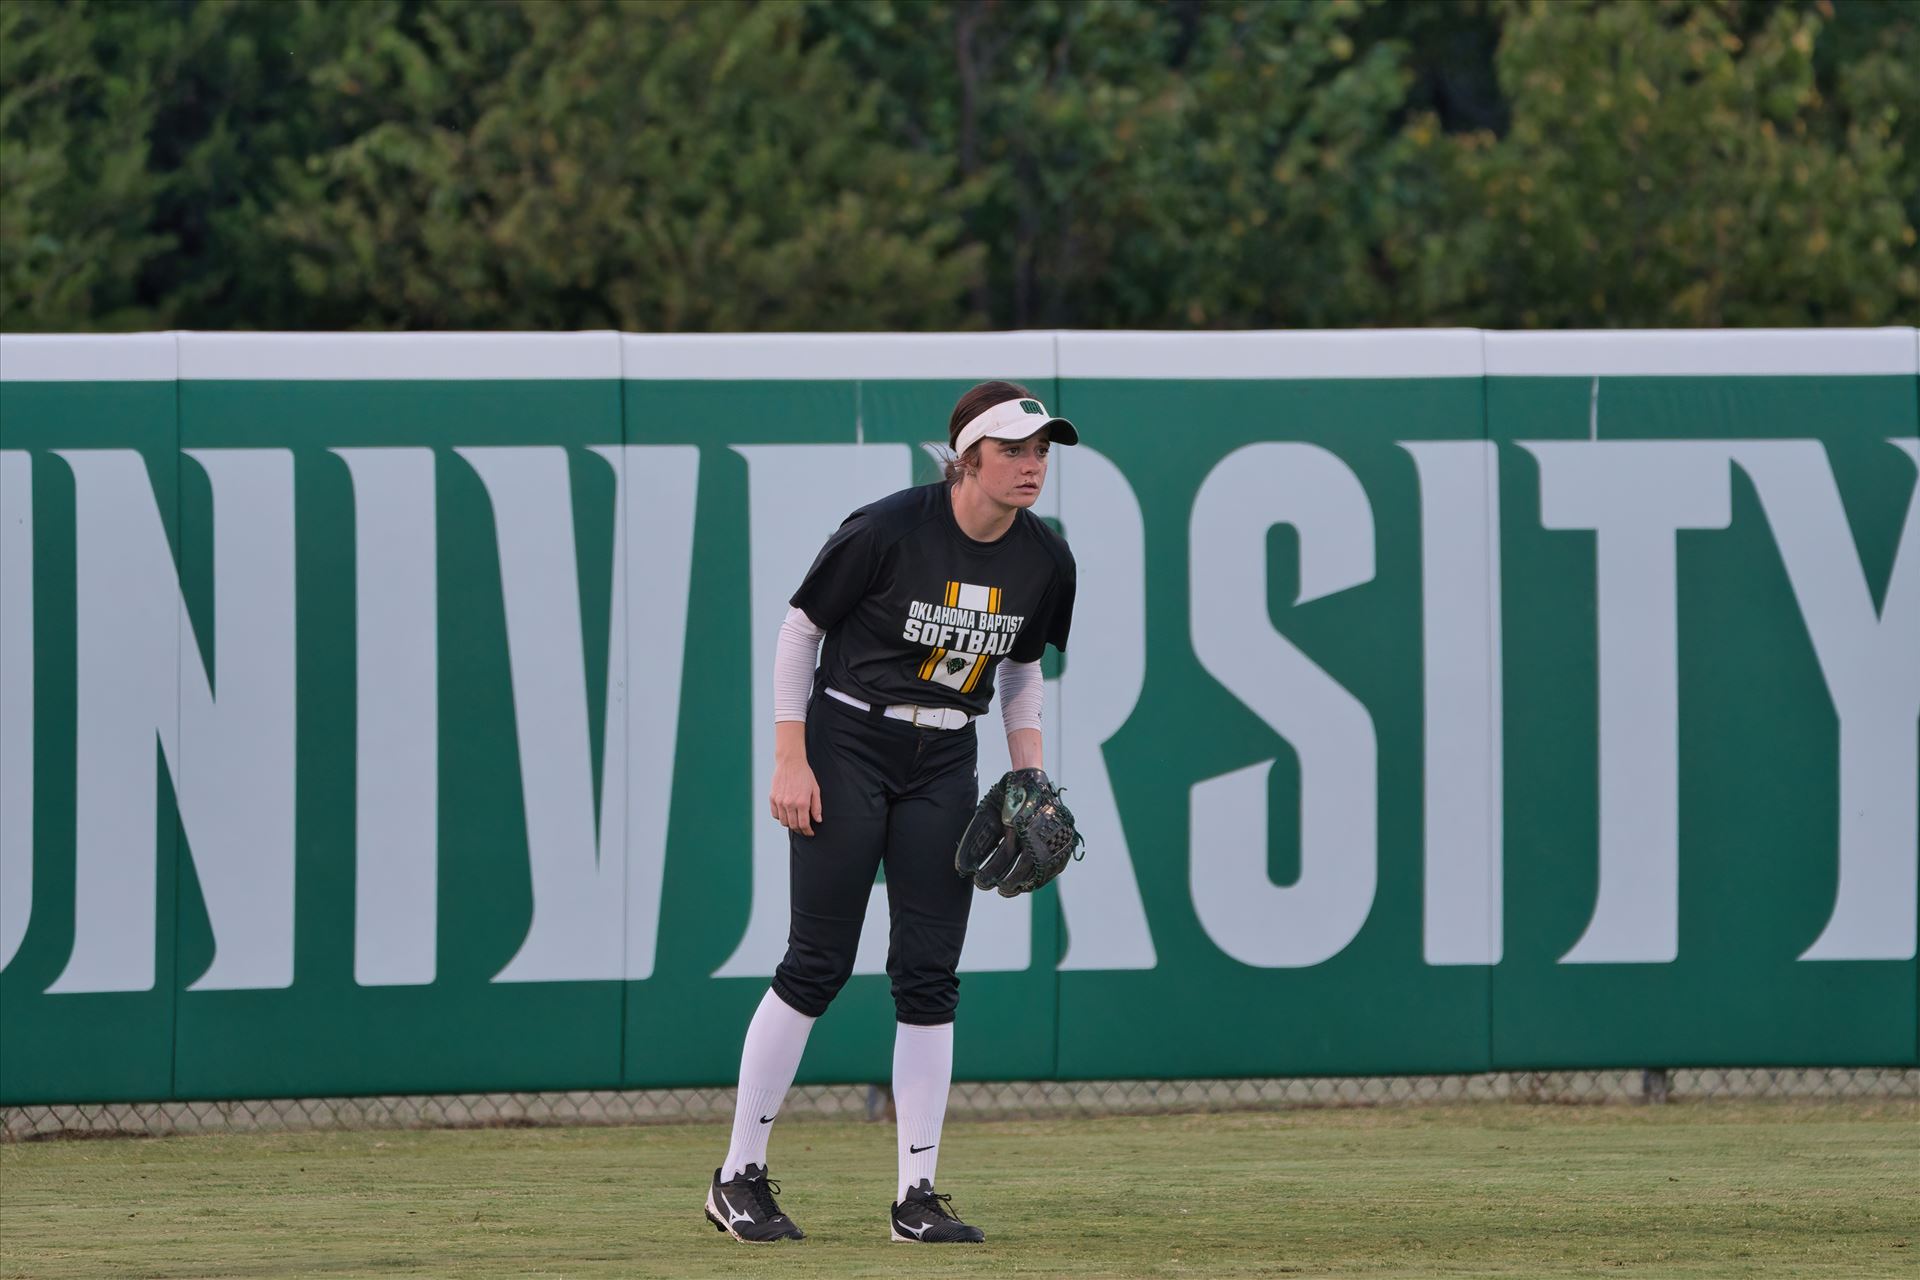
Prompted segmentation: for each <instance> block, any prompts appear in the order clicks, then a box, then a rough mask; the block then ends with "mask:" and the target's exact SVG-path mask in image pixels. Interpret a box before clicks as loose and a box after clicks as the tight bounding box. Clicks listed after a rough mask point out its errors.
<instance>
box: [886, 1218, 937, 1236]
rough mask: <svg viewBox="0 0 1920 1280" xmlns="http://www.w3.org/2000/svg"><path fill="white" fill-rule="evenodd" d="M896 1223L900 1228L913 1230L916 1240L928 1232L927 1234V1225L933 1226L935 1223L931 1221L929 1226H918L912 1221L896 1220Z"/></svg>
mask: <svg viewBox="0 0 1920 1280" xmlns="http://www.w3.org/2000/svg"><path fill="white" fill-rule="evenodd" d="M894 1225H895V1226H897V1227H899V1228H900V1229H901V1230H902V1231H911V1232H913V1238H914V1239H916V1240H918V1239H920V1238H921V1237H922V1236H924V1235H926V1234H927V1227H930V1226H932V1225H933V1224H932V1223H931V1222H929V1223H928V1224H927V1227H916V1226H913V1225H911V1224H910V1223H905V1222H898V1221H896V1222H895V1223H894Z"/></svg>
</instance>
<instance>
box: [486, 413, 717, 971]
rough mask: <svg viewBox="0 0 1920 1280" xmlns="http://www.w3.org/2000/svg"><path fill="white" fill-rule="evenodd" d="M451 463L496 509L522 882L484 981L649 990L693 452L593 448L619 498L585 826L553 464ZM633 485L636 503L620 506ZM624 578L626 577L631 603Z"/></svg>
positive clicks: (680, 650)
mask: <svg viewBox="0 0 1920 1280" xmlns="http://www.w3.org/2000/svg"><path fill="white" fill-rule="evenodd" d="M456 452H458V453H459V454H460V456H461V457H463V458H465V459H466V460H467V462H468V463H469V464H471V465H472V467H473V469H474V470H475V472H477V473H478V474H479V476H480V479H481V482H482V483H483V484H485V485H486V488H487V494H488V497H489V499H490V500H491V502H492V504H493V511H494V524H495V527H496V529H497V533H498V542H499V551H500V582H501V592H502V596H503V602H504V605H505V609H506V619H507V650H508V659H509V663H510V666H511V670H512V678H513V704H514V720H515V726H516V730H517V733H518V740H519V747H520V772H521V785H522V788H523V790H524V792H525V800H526V815H527V854H528V860H529V865H530V870H531V872H532V878H533V920H532V922H531V924H530V925H529V926H528V929H527V936H526V939H525V940H524V941H523V942H522V943H521V946H520V950H519V951H518V952H517V953H516V954H515V955H514V957H513V959H512V960H510V961H509V962H508V963H507V965H506V967H505V968H504V969H502V970H501V971H500V973H499V974H498V975H496V977H495V979H494V980H495V981H496V982H564V981H582V980H590V979H607V978H621V977H629V978H643V977H647V976H649V975H651V973H652V971H653V960H654V940H655V938H656V937H657V933H658V926H659V909H660V884H661V871H662V868H663V866H664V862H665V856H666V855H665V841H666V824H667V817H668V801H669V798H670V796H671V788H672V765H673V748H672V745H671V737H672V735H673V734H674V733H675V732H676V731H677V721H678V710H679V690H680V674H681V668H682V659H683V656H684V652H685V644H686V617H687V585H688V583H689V581H690V575H691V572H692V568H691V560H692V547H693V515H694V500H695V480H696V478H697V472H698V466H699V451H698V450H697V449H696V448H694V447H692V446H673V447H666V446H659V447H647V446H632V447H606V448H596V449H594V450H593V452H595V453H596V454H598V455H600V456H601V457H602V458H603V459H605V460H606V461H607V462H608V463H609V464H610V465H611V466H612V467H613V470H614V476H615V483H616V486H617V490H616V492H617V496H616V499H615V512H614V527H615V530H616V532H615V541H614V555H613V570H612V587H611V593H612V594H611V601H610V607H609V611H608V616H609V622H608V642H607V690H606V699H607V701H606V716H605V720H604V738H603V750H602V752H601V787H600V813H599V821H598V823H597V824H596V822H595V820H594V806H593V781H592V779H593V774H592V759H593V757H592V750H591V745H590V742H589V738H588V730H587V704H586V699H587V688H586V667H585V662H586V656H585V651H584V649H583V647H582V643H581V631H580V598H579V588H578V586H577V584H578V581H579V578H578V572H577V569H576V560H575V552H574V533H573V502H572V494H571V490H570V488H569V481H568V468H567V457H566V451H565V450H564V449H560V448H557V447H551V446H532V447H502V448H465V449H459V450H457V451H456ZM636 482H637V483H638V486H639V487H640V494H639V498H640V500H639V501H638V502H636V501H634V500H633V498H632V497H631V496H630V495H631V488H630V486H633V485H635V484H636ZM636 551H637V552H639V554H636ZM655 560H658V561H659V563H653V561H655ZM630 564H631V565H634V566H635V567H636V568H637V569H638V570H639V572H638V573H637V574H636V575H635V577H636V583H635V585H636V587H637V588H638V590H637V591H636V592H634V593H633V595H632V598H630V595H629V592H628V589H627V576H628V566H629V565H630ZM654 592H658V593H659V594H657V595H656V594H652V593H654ZM632 670H639V671H641V672H643V673H644V674H645V677H646V681H647V682H649V683H651V684H654V685H656V686H657V687H656V688H654V689H651V690H649V691H648V695H647V696H646V697H645V698H644V699H631V698H629V697H628V696H627V690H628V687H629V683H630V673H631V671H632ZM643 717H644V718H643ZM630 751H632V752H633V754H632V756H631V760H632V765H633V767H632V768H631V769H630V768H629V758H630V757H629V752H630ZM641 770H646V771H647V772H646V773H644V774H643V773H641V772H640V771H641ZM636 808H637V809H639V810H640V811H641V812H642V813H643V814H645V817H644V818H643V819H642V821H640V822H638V823H636V822H633V821H631V820H630V814H631V813H632V812H633V810H634V809H636ZM630 931H631V936H629V932H630Z"/></svg>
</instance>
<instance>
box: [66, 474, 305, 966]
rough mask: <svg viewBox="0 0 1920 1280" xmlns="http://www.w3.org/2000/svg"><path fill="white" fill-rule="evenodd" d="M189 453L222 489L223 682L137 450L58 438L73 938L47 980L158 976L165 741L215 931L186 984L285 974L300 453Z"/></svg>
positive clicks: (217, 575)
mask: <svg viewBox="0 0 1920 1280" xmlns="http://www.w3.org/2000/svg"><path fill="white" fill-rule="evenodd" d="M187 453H188V456H189V457H191V458H193V459H194V460H195V461H197V462H198V463H199V464H200V466H201V467H202V468H203V469H204V470H205V472H206V474H207V478H208V480H209V481H210V482H211V484H212V488H213V573H214V625H213V632H214V635H213V640H214V654H215V664H214V665H215V672H214V674H213V676H212V677H209V674H208V672H207V670H206V668H205V666H204V665H203V664H202V663H201V661H200V658H199V653H200V648H199V644H198V642H197V640H196V639H195V637H194V632H193V627H192V623H191V621H190V620H189V619H188V617H187V614H186V610H185V608H184V607H183V606H182V603H181V598H180V579H179V573H178V570H177V569H176V568H175V566H174V562H173V555H172V552H171V550H170V548H169V546H168V543H167V537H166V532H165V529H164V527H163V526H162V524H161V521H160V512H159V508H158V506H157V505H156V503H155V501H154V496H153V488H152V486H151V484H149V482H148V479H147V472H146V466H145V464H144V463H143V462H142V460H141V458H140V455H139V454H138V453H135V452H133V451H131V450H119V449H108V450H87V449H76V450H62V451H59V456H60V457H61V458H63V459H64V460H65V461H66V463H67V465H68V466H69V467H70V468H71V469H72V471H73V477H74V524H75V528H74V557H75V604H76V619H75V621H76V627H75V647H76V652H75V669H76V684H77V689H76V736H77V749H76V788H77V795H76V803H75V809H76V812H75V850H74V939H73V951H72V953H71V955H70V956H69V957H68V960H67V964H66V967H65V969H63V970H62V972H61V974H60V976H59V977H58V978H57V979H55V980H54V983H53V985H52V986H51V987H49V988H48V990H49V991H50V992H68V991H145V990H150V989H151V988H152V987H153V984H154V931H155V919H154V917H155V906H156V903H155V871H156V858H155V854H154V820H155V786H154V783H155V779H154V772H153V767H154V763H153V762H154V757H153V744H154V740H155V738H156V737H157V738H158V739H159V743H160V747H161V751H162V753H163V754H164V756H165V758H166V761H167V766H168V768H169V770H170V771H171V773H172V775H173V778H174V784H175V789H176V791H177V793H178V795H179V803H180V820H181V825H182V827H183V828H184V830H185V834H186V844H187V852H189V853H190V855H191V856H192V858H193V861H194V869H195V871H196V872H197V874H198V879H199V882H200V888H201V894H202V897H203V899H204V901H205V904H206V910H207V917H208V920H209V922H210V924H211V925H212V929H213V936H214V958H213V962H212V964H211V965H209V966H208V968H207V971H206V972H205V973H204V974H202V975H201V976H200V978H199V979H198V980H197V981H196V982H194V983H193V984H192V989H194V990H218V989H241V988H271V987H285V986H288V985H290V984H291V983H292V981H293V835H294V831H293V822H294V740H295V725H294V604H293V601H294V582H293V459H292V455H291V453H289V452H288V451H287V450H285V449H194V450H188V451H187ZM183 651H184V654H185V655H186V656H187V657H188V658H189V659H190V660H188V661H182V656H183Z"/></svg>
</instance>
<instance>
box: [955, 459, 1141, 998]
mask: <svg viewBox="0 0 1920 1280" xmlns="http://www.w3.org/2000/svg"><path fill="white" fill-rule="evenodd" d="M1053 457H1054V459H1055V468H1056V471H1055V475H1054V477H1053V478H1052V479H1051V480H1050V481H1049V482H1048V484H1047V486H1046V492H1047V493H1050V494H1051V495H1052V496H1053V497H1054V500H1055V502H1056V503H1057V504H1058V515H1059V518H1060V521H1061V524H1062V525H1063V526H1064V527H1065V529H1066V531H1067V536H1068V537H1069V538H1071V539H1073V555H1074V562H1075V565H1076V568H1077V570H1078V578H1079V585H1078V591H1077V594H1076V598H1075V602H1074V609H1073V633H1072V636H1070V637H1069V638H1068V641H1067V647H1068V648H1069V649H1070V650H1071V651H1072V654H1073V656H1072V658H1071V659H1070V660H1069V661H1068V662H1067V664H1066V668H1065V670H1064V671H1063V672H1062V673H1061V675H1060V678H1059V679H1058V680H1057V681H1051V682H1049V683H1050V684H1056V685H1057V686H1058V690H1057V694H1058V696H1057V698H1056V699H1051V700H1049V704H1048V706H1047V707H1046V708H1045V715H1046V716H1047V718H1046V719H1045V720H1043V721H1042V722H1041V732H1042V734H1043V735H1044V736H1045V739H1046V742H1047V744H1048V745H1047V753H1048V755H1049V756H1051V757H1052V758H1053V759H1054V760H1055V761H1056V762H1057V763H1056V766H1055V776H1056V777H1057V778H1058V779H1061V780H1063V781H1067V782H1069V783H1070V785H1071V787H1072V807H1073V813H1074V817H1075V819H1076V820H1077V822H1078V825H1079V829H1080V832H1081V834H1083V835H1085V836H1086V838H1087V848H1088V849H1090V850H1094V851H1096V854H1097V856H1094V855H1090V856H1088V857H1087V858H1086V859H1085V860H1084V861H1082V862H1080V863H1079V864H1078V865H1076V866H1075V867H1074V868H1073V870H1072V873H1071V874H1070V875H1063V876H1061V877H1060V879H1059V880H1058V882H1057V883H1058V884H1059V886H1060V911H1061V915H1062V917H1063V918H1064V920H1065V922H1066V928H1067V950H1066V954H1065V955H1063V956H1061V958H1060V967H1061V968H1062V969H1151V968H1153V966H1154V964H1155V961H1156V957H1155V952H1154V946H1153V934H1152V932H1151V931H1150V930H1149V929H1148V927H1147V911H1146V907H1145V905H1144V904H1143V903H1142V902H1141V900H1140V883H1139V880H1138V879H1137V878H1136V876H1135V875H1134V869H1133V853H1132V851H1131V850H1130V849H1129V848H1128V847H1127V833H1126V829H1125V828H1124V827H1123V826H1121V824H1120V804H1119V801H1118V799H1117V798H1116V797H1115V796H1114V793H1113V780H1112V778H1111V777H1109V776H1108V774H1107V762H1106V756H1105V755H1104V753H1103V752H1102V750H1101V748H1102V746H1103V745H1104V744H1105V743H1106V741H1107V739H1109V738H1111V737H1113V736H1114V734H1116V733H1118V732H1119V731H1120V727H1121V726H1122V725H1124V724H1126V722H1127V719H1128V717H1130V716H1132V714H1133V709H1134V707H1135V706H1136V705H1138V703H1139V701H1140V691H1141V689H1142V688H1144V687H1145V685H1146V680H1147V594H1146V582H1147V571H1146V559H1147V551H1146V533H1145V530H1144V527H1143V522H1142V520H1141V515H1140V500H1139V499H1138V498H1137V497H1135V496H1134V492H1133V486H1132V485H1130V484H1128V483H1127V478H1126V476H1125V475H1124V474H1122V473H1121V471H1120V468H1119V467H1116V466H1115V465H1114V464H1113V463H1112V462H1111V461H1110V460H1109V459H1108V458H1106V456H1105V455H1103V454H1101V453H1100V452H1099V451H1097V450H1095V449H1093V448H1091V447H1090V446H1087V445H1079V446H1076V447H1075V448H1072V449H1056V450H1054V452H1053ZM1074 636H1077V637H1079V641H1078V643H1075V641H1074V639H1073V637H1074ZM994 776H996V777H997V776H998V775H997V774H996V775H994ZM975 909H976V910H977V909H978V905H977V904H976V908H975Z"/></svg>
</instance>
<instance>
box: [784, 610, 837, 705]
mask: <svg viewBox="0 0 1920 1280" xmlns="http://www.w3.org/2000/svg"><path fill="white" fill-rule="evenodd" d="M826 634H827V633H826V632H824V631H822V630H821V629H820V628H819V627H816V626H814V625H813V619H812V618H809V617H808V616H807V615H806V614H805V613H803V612H801V611H800V610H798V609H795V608H791V607H789V608H788V609H787V616H786V620H785V621H783V622H782V623H781V624H780V640H779V643H777V644H776V645H774V647H773V718H774V721H775V723H778V722H779V721H782V720H805V719H806V718H807V698H808V697H809V696H811V695H812V693H813V669H814V666H815V665H816V664H817V663H818V662H819V658H820V641H821V640H823V639H825V638H826Z"/></svg>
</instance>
